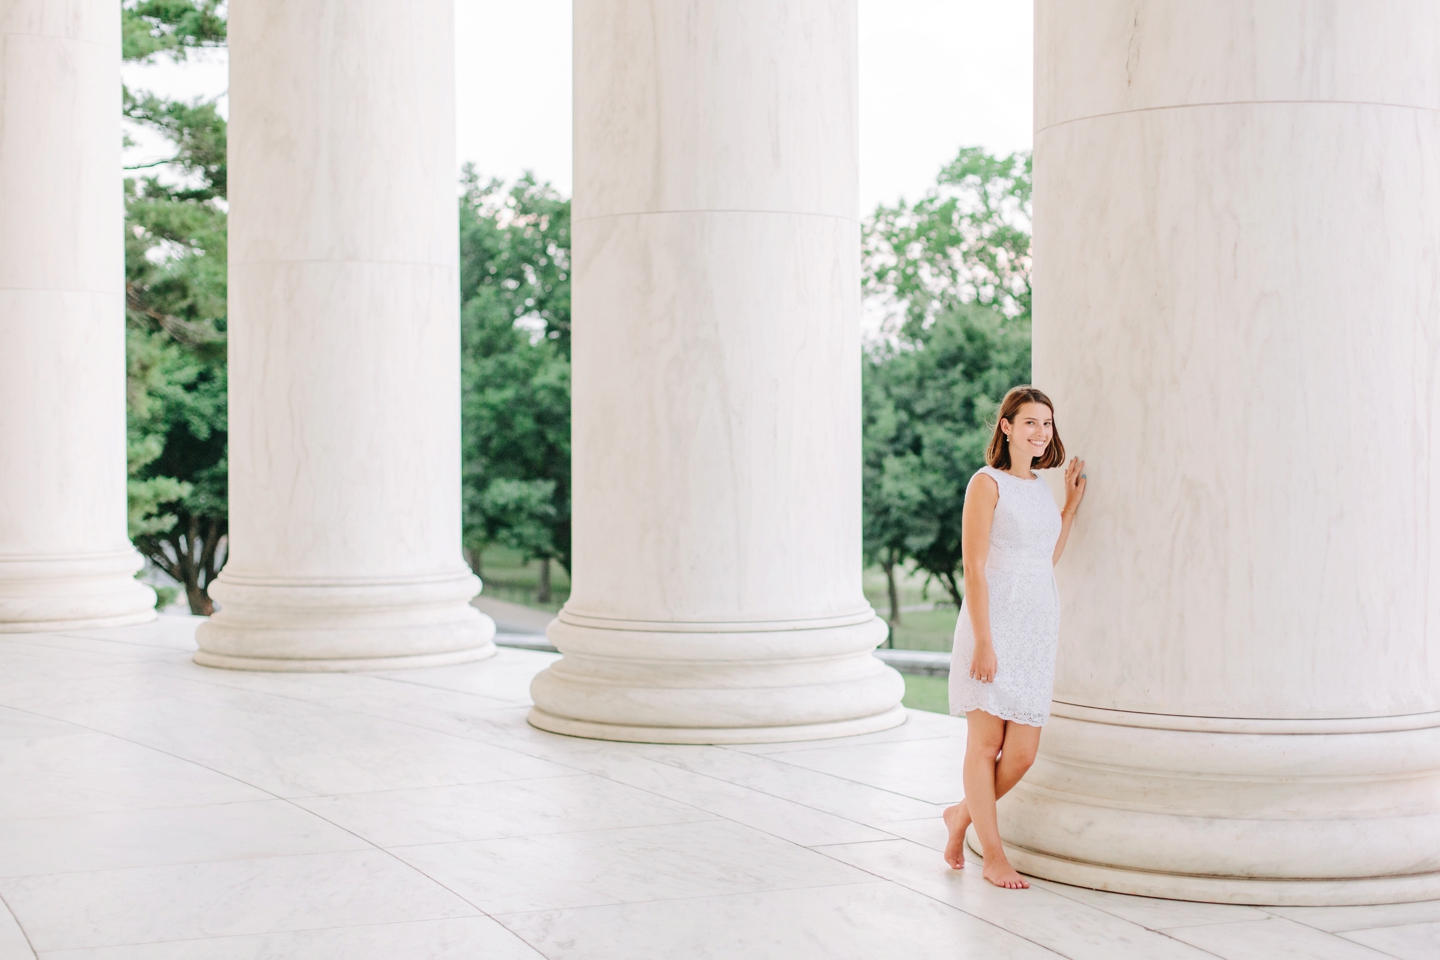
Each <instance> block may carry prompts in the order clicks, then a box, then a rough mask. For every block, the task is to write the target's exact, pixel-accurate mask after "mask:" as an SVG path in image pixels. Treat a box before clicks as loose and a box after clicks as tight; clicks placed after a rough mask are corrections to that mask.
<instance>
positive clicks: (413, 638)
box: [194, 571, 495, 672]
mask: <svg viewBox="0 0 1440 960" xmlns="http://www.w3.org/2000/svg"><path fill="white" fill-rule="evenodd" d="M479 592H480V581H479V580H478V579H477V578H476V577H475V576H474V575H472V574H470V573H469V572H468V571H466V572H464V573H456V574H454V575H442V576H439V577H433V578H423V579H416V580H397V579H385V580H374V581H363V580H348V581H329V582H324V583H305V582H297V581H295V580H293V579H290V580H284V581H279V580H268V579H261V578H251V577H244V576H231V575H227V574H226V573H221V574H220V576H219V577H218V578H217V579H216V581H215V583H214V584H213V585H212V586H211V588H210V595H211V596H212V597H214V598H215V600H216V601H218V602H219V604H220V609H219V610H218V611H217V612H216V613H215V615H214V616H212V617H211V618H210V619H209V620H208V621H206V622H205V623H203V624H201V625H200V627H199V629H198V630H197V631H196V634H195V639H196V642H197V643H198V644H199V646H200V651H199V652H198V653H196V654H195V658H194V659H195V662H196V663H198V664H200V665H201V666H206V667H223V668H226V669H230V670H276V671H294V672H342V671H355V670H396V669H403V668H410V667H439V666H448V665H450V664H455V663H466V662H468V661H471V660H483V659H484V658H486V657H489V656H493V655H494V654H495V644H494V638H495V621H493V620H491V619H490V618H489V617H487V616H485V615H484V614H482V613H481V612H480V611H479V610H476V609H475V608H474V607H472V606H470V600H471V598H473V597H474V596H475V595H476V594H477V593H479Z"/></svg>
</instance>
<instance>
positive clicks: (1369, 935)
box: [1340, 922, 1440, 960]
mask: <svg viewBox="0 0 1440 960" xmlns="http://www.w3.org/2000/svg"><path fill="white" fill-rule="evenodd" d="M1340 936H1342V937H1344V938H1345V939H1347V940H1354V941H1355V942H1356V943H1359V944H1362V945H1364V946H1367V947H1372V948H1374V949H1376V950H1379V951H1380V952H1381V953H1388V954H1389V955H1390V956H1392V957H1395V958H1397V960H1435V958H1436V957H1440V922H1432V923H1411V924H1406V925H1404V926H1399V927H1377V928H1375V929H1373V930H1351V931H1349V932H1347V933H1342V934H1340Z"/></svg>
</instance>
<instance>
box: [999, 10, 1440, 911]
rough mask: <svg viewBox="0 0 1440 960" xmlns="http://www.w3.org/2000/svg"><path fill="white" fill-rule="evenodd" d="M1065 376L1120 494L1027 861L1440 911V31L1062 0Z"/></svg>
mask: <svg viewBox="0 0 1440 960" xmlns="http://www.w3.org/2000/svg"><path fill="white" fill-rule="evenodd" d="M1035 60H1036V117H1035V125H1036V134H1035V193H1034V197H1035V210H1034V218H1035V219H1034V222H1035V301H1034V302H1035V327H1034V329H1035V381H1036V383H1038V384H1040V385H1041V386H1043V387H1044V389H1046V390H1047V391H1049V392H1050V394H1051V396H1052V397H1054V398H1055V400H1056V403H1057V406H1058V409H1057V411H1056V412H1057V422H1058V423H1059V425H1060V428H1061V430H1062V432H1063V435H1064V437H1065V440H1066V444H1067V446H1068V447H1070V448H1072V449H1073V450H1074V452H1076V453H1078V454H1080V455H1081V456H1084V457H1086V458H1087V459H1088V463H1089V465H1088V473H1089V476H1090V493H1089V497H1088V499H1087V501H1086V504H1085V507H1084V508H1083V509H1082V511H1081V514H1080V518H1079V520H1078V522H1077V526H1076V530H1075V535H1074V539H1073V540H1072V544H1073V545H1072V546H1071V547H1070V548H1069V550H1068V551H1067V554H1066V557H1065V560H1064V561H1063V562H1062V563H1061V564H1060V567H1059V577H1060V589H1061V594H1062V597H1063V610H1062V621H1061V622H1062V627H1061V647H1060V661H1059V671H1058V678H1057V682H1056V691H1055V699H1056V703H1055V706H1054V718H1053V720H1052V722H1051V724H1050V725H1049V726H1048V727H1047V728H1046V731H1045V736H1044V740H1043V742H1042V745H1041V758H1040V761H1039V762H1038V763H1037V765H1036V766H1035V768H1034V769H1033V770H1032V772H1031V774H1030V776H1029V777H1028V778H1027V779H1026V780H1025V781H1024V782H1023V784H1022V786H1021V787H1020V788H1018V789H1017V790H1016V791H1015V793H1013V794H1012V795H1011V797H1009V798H1007V799H1006V800H1005V801H1003V803H1004V805H1005V806H1004V809H1003V813H1002V823H1004V824H1006V831H1005V838H1006V840H1007V841H1008V842H1009V843H1010V844H1013V845H1014V857H1013V860H1014V862H1015V864H1016V866H1017V867H1019V868H1020V869H1021V870H1023V871H1028V872H1031V873H1034V874H1038V875H1040V876H1043V877H1049V878H1052V879H1055V880H1060V881H1063V882H1066V883H1075V884H1082V885H1086V886H1093V887H1100V888H1103V889H1109V890H1118V891H1123V892H1128V893H1140V894H1147V895H1151V896H1161V897H1177V898H1184V899H1199V900H1214V901H1224V902H1239V903H1262V904H1342V903H1374V902H1387V901H1397V900H1418V899H1428V898H1433V897H1440V396H1437V391H1440V386H1437V385H1440V70H1437V69H1436V65H1437V64H1440V5H1436V4H1434V3H1430V2H1428V0H1396V2H1394V3H1387V4H1373V3H1367V2H1364V0H1285V2H1270V0H1266V2H1259V0H1212V2H1207V3H1188V4H1181V3H1161V2H1137V0H1096V2H1093V3H1087V4H1074V3H1071V2H1068V0H1040V2H1039V4H1038V6H1037V16H1036V57H1035Z"/></svg>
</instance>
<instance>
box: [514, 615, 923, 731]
mask: <svg viewBox="0 0 1440 960" xmlns="http://www.w3.org/2000/svg"><path fill="white" fill-rule="evenodd" d="M657 627H663V628H665V629H656V628H657ZM548 633H549V637H550V642H551V643H553V644H554V645H555V646H556V647H557V648H558V649H559V650H560V651H561V652H562V653H563V654H564V655H565V656H564V658H563V659H561V660H560V661H558V662H557V663H554V664H551V666H550V667H549V668H548V669H546V670H545V671H543V672H542V673H540V674H539V675H538V676H537V677H536V678H535V680H534V682H533V683H532V684H531V687H530V694H531V697H532V698H533V699H534V701H535V707H534V709H533V710H531V712H530V718H529V719H530V723H531V725H532V726H535V727H539V728H540V729H541V730H548V731H550V732H552V733H562V734H566V735H569V736H576V737H589V738H592V739H597V740H623V741H630V742H640V743H706V744H715V743H774V742H782V741H788V740H820V739H826V738H829V737H846V736H853V735H855V734H860V733H873V732H874V731H877V730H886V729H888V728H890V727H894V726H898V725H899V724H901V723H904V722H905V711H904V708H903V707H901V706H900V699H901V698H902V697H903V696H904V694H905V682H904V680H902V679H901V677H900V675H899V674H897V673H896V672H895V671H894V670H892V669H890V668H889V667H887V666H885V665H884V664H883V663H881V662H880V661H879V660H878V659H876V658H875V657H874V656H873V652H874V650H875V647H876V646H878V645H879V643H880V642H881V641H882V640H884V639H885V624H884V622H883V621H881V620H879V619H878V618H876V617H875V615H874V613H873V611H871V612H868V613H865V614H857V615H856V616H854V617H842V618H835V619H833V620H829V621H814V620H810V621H777V622H771V623H664V624H660V623H655V622H650V621H618V620H600V619H598V618H593V617H585V616H581V615H577V614H574V613H567V612H565V611H562V612H561V614H560V617H559V619H557V620H555V621H553V622H552V623H551V624H550V629H549V631H548Z"/></svg>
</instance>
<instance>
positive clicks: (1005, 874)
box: [944, 387, 1085, 890]
mask: <svg viewBox="0 0 1440 960" xmlns="http://www.w3.org/2000/svg"><path fill="white" fill-rule="evenodd" d="M985 460H986V462H987V463H988V464H989V466H985V467H981V468H980V471H979V472H978V473H976V474H975V476H974V477H972V478H971V479H970V486H969V488H968V489H967V490H966V491H965V509H964V513H963V515H962V518H961V534H960V536H961V549H962V552H963V555H964V558H965V560H964V563H965V602H964V603H963V604H961V608H960V620H959V622H958V623H956V624H955V652H954V653H952V654H951V662H950V712H951V713H952V714H954V715H956V716H958V715H960V714H962V713H963V714H965V720H966V723H967V725H968V726H967V734H966V736H967V739H966V742H965V799H964V800H962V801H960V802H959V803H957V804H956V805H955V806H953V807H950V808H948V809H946V811H945V814H944V817H945V826H946V828H947V829H948V830H949V842H948V843H946V845H945V861H946V862H947V863H949V864H950V866H951V867H952V868H954V869H956V870H960V869H963V868H964V866H965V851H964V843H965V831H966V830H967V829H968V828H969V826H970V824H971V823H972V822H973V823H974V824H975V833H976V834H977V835H978V837H979V839H980V847H981V850H982V851H983V855H984V857H985V867H984V876H985V879H986V880H989V881H990V882H991V883H993V884H995V885H996V886H997V887H1006V888H1008V889H1012V890H1020V889H1024V888H1025V887H1028V886H1030V884H1029V883H1027V882H1026V881H1025V879H1024V878H1023V877H1021V876H1020V874H1019V873H1017V872H1016V871H1015V868H1014V867H1012V866H1011V865H1010V861H1009V860H1007V859H1006V858H1005V849H1004V847H1002V846H1001V844H1000V829H999V827H998V825H997V823H996V818H995V801H996V800H997V799H999V798H1000V797H1003V796H1004V795H1005V794H1006V793H1007V792H1008V791H1009V790H1010V788H1012V787H1014V786H1015V784H1017V783H1019V782H1020V778H1021V777H1023V776H1024V775H1025V771H1026V770H1029V769H1030V764H1031V763H1033V762H1034V761H1035V751H1036V749H1037V748H1038V747H1039V746H1040V728H1041V726H1043V725H1044V723H1045V721H1046V720H1047V719H1049V716H1050V695H1051V690H1052V688H1053V686H1054V681H1055V644H1056V640H1057V638H1058V636H1059V630H1060V598H1059V595H1058V594H1057V593H1056V590H1055V574H1054V571H1053V567H1054V565H1055V564H1056V562H1058V561H1059V559H1060V554H1061V552H1062V551H1063V550H1064V549H1065V540H1066V538H1067V537H1068V536H1069V535H1070V526H1071V524H1072V523H1073V522H1074V520H1075V511H1076V510H1077V509H1079V507H1080V501H1081V500H1082V499H1084V497H1085V474H1084V473H1083V471H1084V469H1085V461H1083V460H1079V459H1075V460H1071V461H1070V465H1069V466H1068V467H1066V468H1065V507H1064V509H1062V510H1057V509H1056V508H1055V500H1054V498H1053V497H1052V496H1051V494H1050V490H1049V488H1048V487H1047V486H1046V485H1045V481H1044V480H1042V479H1040V478H1039V477H1038V476H1036V475H1035V473H1034V472H1033V471H1034V470H1046V469H1049V468H1051V467H1058V466H1060V465H1062V464H1063V463H1064V462H1065V447H1064V445H1063V444H1062V443H1061V442H1060V435H1059V434H1058V433H1056V431H1055V407H1054V405H1053V404H1051V403H1050V398H1049V397H1047V396H1045V394H1043V393H1041V392H1040V391H1039V390H1036V389H1035V388H1034V387H1016V388H1015V389H1013V390H1011V391H1010V392H1009V393H1007V394H1005V399H1004V400H1003V401H1001V403H1000V417H999V420H998V421H997V423H996V424H995V432H994V434H993V435H992V436H991V438H990V446H989V448H988V449H987V450H986V451H985Z"/></svg>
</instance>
